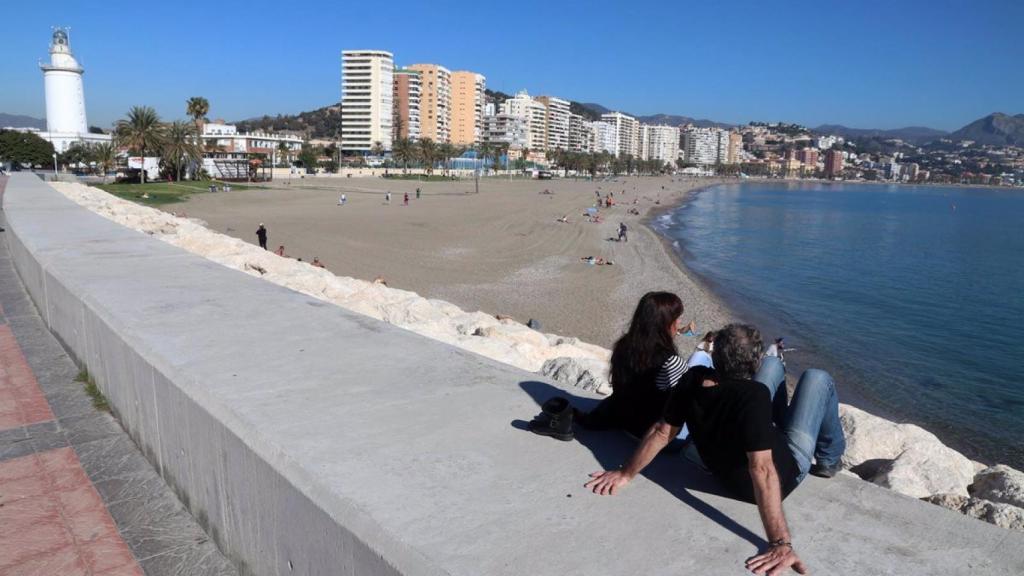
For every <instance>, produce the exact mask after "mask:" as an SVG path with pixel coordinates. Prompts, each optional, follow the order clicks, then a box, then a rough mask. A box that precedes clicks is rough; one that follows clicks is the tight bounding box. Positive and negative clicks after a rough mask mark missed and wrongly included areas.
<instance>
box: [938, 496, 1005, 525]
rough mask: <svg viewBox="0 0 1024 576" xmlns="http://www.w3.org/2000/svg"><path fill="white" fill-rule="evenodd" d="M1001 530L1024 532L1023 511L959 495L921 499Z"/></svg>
mask: <svg viewBox="0 0 1024 576" xmlns="http://www.w3.org/2000/svg"><path fill="white" fill-rule="evenodd" d="M923 500H924V501H925V502H931V503H932V504H938V505H939V506H942V507H944V508H949V509H950V510H954V511H956V512H960V513H961V514H965V515H967V516H970V517H972V518H977V519H978V520H984V521H985V522H988V523H989V524H995V525H996V526H999V527H1001V528H1007V529H1010V530H1021V531H1024V509H1021V508H1018V507H1016V506H1010V505H1009V504H1002V503H999V502H992V501H989V500H985V499H983V498H974V497H968V496H961V495H959V494H935V495H933V496H929V497H927V498H924V499H923Z"/></svg>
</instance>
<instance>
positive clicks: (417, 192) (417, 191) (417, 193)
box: [416, 188, 420, 200]
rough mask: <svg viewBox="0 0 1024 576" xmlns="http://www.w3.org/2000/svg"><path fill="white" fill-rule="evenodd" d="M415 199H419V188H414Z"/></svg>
mask: <svg viewBox="0 0 1024 576" xmlns="http://www.w3.org/2000/svg"><path fill="white" fill-rule="evenodd" d="M416 199H417V200H419V199H420V189H419V188H416Z"/></svg>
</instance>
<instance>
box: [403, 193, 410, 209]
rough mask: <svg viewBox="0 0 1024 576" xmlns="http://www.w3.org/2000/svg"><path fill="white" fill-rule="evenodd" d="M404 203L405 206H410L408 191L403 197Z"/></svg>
mask: <svg viewBox="0 0 1024 576" xmlns="http://www.w3.org/2000/svg"><path fill="white" fill-rule="evenodd" d="M402 205H403V206H408V205H409V193H408V192H406V193H405V197H404V198H403V199H402Z"/></svg>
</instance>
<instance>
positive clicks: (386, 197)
mask: <svg viewBox="0 0 1024 576" xmlns="http://www.w3.org/2000/svg"><path fill="white" fill-rule="evenodd" d="M384 203H385V204H388V205H391V190H388V191H387V192H385V193H384Z"/></svg>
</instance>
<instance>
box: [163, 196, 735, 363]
mask: <svg viewBox="0 0 1024 576" xmlns="http://www.w3.org/2000/svg"><path fill="white" fill-rule="evenodd" d="M708 183H709V182H708V181H706V180H696V181H695V180H680V181H677V182H673V181H672V180H671V179H670V178H667V177H664V178H619V179H618V181H617V182H584V181H573V180H571V179H569V180H553V181H514V182H509V181H506V180H498V179H485V180H482V181H481V184H480V194H474V193H472V192H473V189H474V183H473V182H472V181H471V180H464V181H458V182H413V181H385V180H383V179H378V178H362V179H346V180H342V179H334V178H320V179H303V180H293V181H292V184H291V186H284V185H283V183H281V184H279V185H278V186H277V187H275V188H274V189H271V190H245V191H232V192H228V193H219V194H200V195H195V196H192V197H191V199H189V201H188V202H187V203H185V204H178V205H172V206H169V207H168V208H167V210H171V211H179V212H180V211H181V210H185V211H186V212H187V214H188V215H189V216H192V217H198V218H202V219H203V220H205V221H207V222H208V223H209V226H210V228H211V229H213V230H216V231H219V232H224V233H227V234H230V235H232V236H235V237H237V238H240V239H242V240H245V241H247V242H252V243H255V242H256V237H255V230H256V226H257V225H258V224H259V223H260V222H264V223H265V224H266V226H267V228H268V230H269V244H270V247H271V248H276V247H277V246H278V245H281V244H283V245H284V246H285V247H286V252H287V253H288V254H289V255H292V256H295V257H301V258H303V259H304V260H306V261H309V260H312V259H313V257H314V256H318V257H319V258H320V260H321V261H323V262H324V264H326V266H327V267H328V268H329V269H330V270H331V271H333V272H335V273H337V274H341V275H347V276H354V277H356V278H362V279H367V280H372V279H373V278H375V277H377V276H378V275H381V276H383V277H384V278H386V279H387V281H388V284H389V285H390V286H394V287H398V288H404V289H407V290H413V291H415V292H418V293H419V294H421V295H423V296H426V297H428V298H440V299H443V300H447V301H450V302H452V303H454V304H456V305H458V306H460V307H462V308H464V309H466V310H483V311H486V312H489V313H496V314H497V313H500V314H507V315H510V316H513V317H515V318H517V319H519V320H521V321H523V322H525V321H526V320H527V319H529V318H535V319H537V320H539V321H540V322H541V324H542V328H543V330H544V331H545V332H553V333H558V334H563V335H568V336H578V337H580V338H582V339H583V340H585V341H588V342H592V343H594V344H598V345H601V346H610V345H611V344H612V342H613V341H614V339H615V337H617V336H618V334H619V333H620V332H621V330H622V329H623V327H624V325H625V323H627V322H628V320H629V315H630V314H631V313H632V309H633V306H634V305H635V304H636V301H637V300H638V299H639V297H640V296H641V295H642V294H643V293H644V292H646V291H648V290H671V291H674V292H676V293H677V294H679V295H680V297H682V298H683V301H684V303H685V306H686V313H685V316H686V319H687V320H689V319H695V320H696V322H697V325H698V328H699V329H700V330H704V329H707V328H709V327H717V326H720V325H721V324H722V323H723V320H725V319H726V318H728V317H729V316H728V312H727V311H726V310H725V308H724V307H723V306H721V304H720V303H719V301H718V300H717V299H716V298H715V297H713V296H712V295H711V294H709V293H708V292H707V291H706V290H705V289H704V288H703V287H702V286H701V285H699V284H698V283H697V282H695V281H694V280H692V279H691V278H689V277H688V276H687V275H686V274H685V273H683V272H682V270H680V269H679V267H678V266H676V265H675V264H674V262H673V259H672V256H671V255H670V254H669V253H668V251H667V250H666V248H665V247H664V246H663V244H662V242H661V241H660V240H659V238H658V237H657V236H656V235H655V234H654V233H653V232H652V231H651V230H649V229H648V228H646V227H644V226H642V225H641V222H642V220H643V218H644V217H645V216H646V215H647V214H648V212H649V211H651V210H652V209H656V208H658V206H657V205H656V204H655V199H656V198H659V197H660V200H661V203H662V206H664V205H666V204H669V203H670V202H673V201H674V200H678V199H680V198H682V197H683V196H684V195H685V194H686V193H687V192H689V191H692V190H693V189H695V188H697V187H699V186H704V185H707V184H708ZM417 186H419V187H421V188H422V191H423V197H422V198H421V199H420V200H416V199H415V189H416V187H417ZM662 186H664V187H665V190H662ZM598 187H600V190H601V192H602V195H603V194H605V193H607V192H614V194H615V197H616V200H618V201H619V202H620V204H619V205H618V206H615V207H613V208H611V209H608V210H604V209H602V211H601V212H602V214H603V215H604V217H605V222H604V223H602V224H593V223H590V222H587V221H586V219H585V218H584V217H583V216H582V214H583V212H584V210H585V209H586V208H587V207H590V206H592V205H593V201H594V198H595V194H594V192H595V190H598V189H599V188H598ZM545 188H547V189H550V190H551V191H552V192H554V194H553V195H544V194H540V193H539V192H541V191H542V190H544V189H545ZM387 190H391V192H392V199H391V204H390V205H386V204H385V203H384V192H385V191H387ZM623 190H625V194H623ZM342 192H344V193H345V194H346V195H347V197H348V202H347V204H346V205H345V206H343V207H340V206H337V205H336V204H337V200H338V196H339V195H340V194H341V193H342ZM405 192H408V193H409V195H410V205H409V206H403V205H402V195H403V193H405ZM634 199H638V200H639V203H638V204H637V205H636V207H637V208H638V209H639V210H640V215H639V216H636V215H630V214H627V210H628V209H629V208H630V207H633V206H634V205H633V204H632V202H633V200H634ZM562 215H568V218H569V223H568V224H562V223H557V222H556V221H555V220H556V218H558V217H560V216H562ZM620 221H622V222H625V223H626V225H627V226H628V227H629V230H630V233H629V240H630V241H629V242H628V243H619V242H614V241H609V240H608V238H610V237H613V236H615V235H616V231H617V227H618V223H619V222H620ZM590 255H593V256H601V257H604V258H606V259H610V260H613V261H614V262H615V265H614V266H590V265H587V264H585V263H582V262H581V261H580V257H582V256H590ZM679 344H680V347H681V348H683V347H684V346H686V348H683V349H688V347H689V341H688V339H686V338H681V340H680V342H679Z"/></svg>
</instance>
